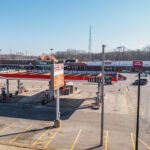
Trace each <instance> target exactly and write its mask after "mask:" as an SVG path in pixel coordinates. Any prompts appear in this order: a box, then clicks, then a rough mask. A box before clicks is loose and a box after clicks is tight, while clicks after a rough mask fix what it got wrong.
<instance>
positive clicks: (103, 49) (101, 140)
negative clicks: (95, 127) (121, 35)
mask: <svg viewBox="0 0 150 150" xmlns="http://www.w3.org/2000/svg"><path fill="white" fill-rule="evenodd" d="M105 47H106V45H102V87H101V96H102V97H101V98H102V99H101V104H102V105H101V106H102V108H101V133H100V135H101V139H100V146H103V134H104V133H103V132H104V80H105V72H104V61H105Z"/></svg>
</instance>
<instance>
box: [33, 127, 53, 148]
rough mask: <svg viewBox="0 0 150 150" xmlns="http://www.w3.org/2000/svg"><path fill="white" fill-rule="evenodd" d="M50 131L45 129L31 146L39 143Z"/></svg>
mask: <svg viewBox="0 0 150 150" xmlns="http://www.w3.org/2000/svg"><path fill="white" fill-rule="evenodd" d="M50 130H51V129H47V130H46V131H45V132H44V133H43V134H42V135H41V136H40V137H39V138H38V139H37V140H36V141H35V142H34V143H33V144H32V145H36V144H37V143H38V142H39V141H40V139H41V138H42V137H43V136H44V135H45V134H46V133H47V132H48V131H50Z"/></svg>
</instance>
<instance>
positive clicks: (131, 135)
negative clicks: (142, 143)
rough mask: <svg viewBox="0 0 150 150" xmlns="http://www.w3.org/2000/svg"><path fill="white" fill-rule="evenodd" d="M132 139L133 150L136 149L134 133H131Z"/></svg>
mask: <svg viewBox="0 0 150 150" xmlns="http://www.w3.org/2000/svg"><path fill="white" fill-rule="evenodd" d="M131 140H132V146H133V150H135V144H134V139H133V133H131Z"/></svg>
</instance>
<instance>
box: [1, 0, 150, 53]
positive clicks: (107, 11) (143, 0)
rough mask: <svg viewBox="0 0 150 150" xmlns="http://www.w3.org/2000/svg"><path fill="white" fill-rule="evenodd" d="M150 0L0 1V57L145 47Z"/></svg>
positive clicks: (148, 38)
mask: <svg viewBox="0 0 150 150" xmlns="http://www.w3.org/2000/svg"><path fill="white" fill-rule="evenodd" d="M149 7H150V0H0V49H2V53H16V52H23V53H25V52H26V51H27V54H28V55H40V54H41V53H49V52H50V50H49V49H51V48H53V49H55V51H64V50H66V49H69V48H72V49H79V50H86V51H88V44H89V26H90V25H91V26H92V51H93V52H99V51H101V45H102V44H106V50H107V51H109V50H110V49H112V48H115V47H118V46H122V45H123V46H126V47H128V48H131V49H136V48H143V47H145V46H147V45H149V44H150V9H149Z"/></svg>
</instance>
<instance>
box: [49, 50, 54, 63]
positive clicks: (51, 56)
mask: <svg viewBox="0 0 150 150" xmlns="http://www.w3.org/2000/svg"><path fill="white" fill-rule="evenodd" d="M53 50H54V49H53V48H51V49H50V51H51V64H53V59H52V54H53Z"/></svg>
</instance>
